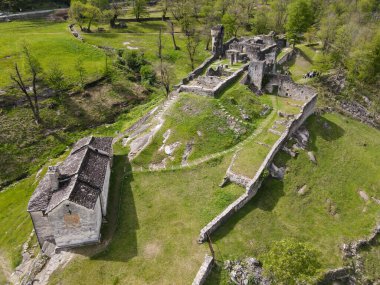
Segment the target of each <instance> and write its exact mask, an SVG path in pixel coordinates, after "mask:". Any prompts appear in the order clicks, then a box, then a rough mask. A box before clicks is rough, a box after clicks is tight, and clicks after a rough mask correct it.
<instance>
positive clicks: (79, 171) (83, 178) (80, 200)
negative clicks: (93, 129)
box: [28, 137, 112, 212]
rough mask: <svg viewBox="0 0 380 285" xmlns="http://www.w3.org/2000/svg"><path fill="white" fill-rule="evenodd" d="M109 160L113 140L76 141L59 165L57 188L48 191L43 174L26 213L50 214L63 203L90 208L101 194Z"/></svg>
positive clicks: (48, 187) (106, 138) (49, 188)
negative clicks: (39, 212) (67, 201)
mask: <svg viewBox="0 0 380 285" xmlns="http://www.w3.org/2000/svg"><path fill="white" fill-rule="evenodd" d="M111 157H112V138H110V137H105V138H94V137H86V138H83V139H81V140H79V141H78V142H77V143H76V144H75V145H74V147H73V150H72V151H71V153H70V155H69V156H68V157H67V158H66V160H65V161H63V162H62V163H61V164H60V165H58V171H59V178H58V181H59V184H58V185H59V186H58V189H57V190H55V191H53V190H52V189H51V187H50V183H49V179H48V177H47V175H45V176H44V178H43V179H42V180H41V181H40V183H39V184H38V187H37V188H36V190H35V191H34V193H33V195H32V197H31V199H30V201H29V204H28V211H29V212H34V211H44V212H50V211H51V210H53V209H54V208H55V207H57V206H58V205H59V204H60V203H61V202H63V201H65V200H69V201H72V202H74V203H76V204H78V205H81V206H84V207H86V208H88V209H93V208H94V207H95V203H96V201H97V199H98V196H99V194H100V193H101V191H102V187H103V185H104V180H105V178H106V171H107V166H108V163H109V161H110V159H111Z"/></svg>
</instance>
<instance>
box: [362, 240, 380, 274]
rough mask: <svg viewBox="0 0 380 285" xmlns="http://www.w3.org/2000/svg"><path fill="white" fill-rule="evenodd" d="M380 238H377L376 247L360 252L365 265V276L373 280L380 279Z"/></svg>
mask: <svg viewBox="0 0 380 285" xmlns="http://www.w3.org/2000/svg"><path fill="white" fill-rule="evenodd" d="M379 242H380V238H379V237H378V238H377V244H376V246H372V247H368V248H365V249H363V250H362V251H360V255H361V257H362V258H363V263H364V269H365V270H364V276H366V277H367V278H369V279H371V280H379V279H380V272H379V268H380V244H379Z"/></svg>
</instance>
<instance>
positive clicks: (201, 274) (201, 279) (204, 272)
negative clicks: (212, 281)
mask: <svg viewBox="0 0 380 285" xmlns="http://www.w3.org/2000/svg"><path fill="white" fill-rule="evenodd" d="M213 264H214V258H213V257H212V256H209V255H206V256H205V260H204V261H203V263H202V265H201V267H200V268H199V271H198V273H197V275H196V276H195V278H194V281H193V283H192V285H202V284H204V283H205V282H206V279H207V277H208V275H209V274H210V272H211V269H212V265H213Z"/></svg>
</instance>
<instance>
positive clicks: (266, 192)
mask: <svg viewBox="0 0 380 285" xmlns="http://www.w3.org/2000/svg"><path fill="white" fill-rule="evenodd" d="M326 126H327V127H326ZM307 127H308V129H309V130H310V131H311V143H310V145H309V148H310V149H311V150H312V151H314V153H315V155H316V157H317V160H318V165H313V164H312V163H311V162H310V161H309V159H308V157H307V154H306V152H301V153H300V154H299V156H298V157H297V158H296V159H290V157H289V156H287V155H286V154H284V153H279V155H277V157H276V163H278V164H279V165H281V164H286V167H287V174H286V175H285V178H284V180H283V181H278V180H274V179H267V180H266V181H265V182H264V184H263V186H262V187H261V189H260V190H259V193H258V194H257V196H256V197H255V198H254V199H252V201H251V202H250V203H249V204H247V205H246V206H245V207H244V208H243V209H242V210H240V211H239V212H238V213H237V214H236V215H234V216H233V217H232V218H231V219H230V220H229V221H228V222H227V223H226V224H225V225H223V226H222V227H221V228H219V230H218V231H217V232H216V233H215V234H214V235H213V236H212V240H213V242H214V243H215V244H216V245H215V248H216V249H217V256H218V259H219V260H220V261H223V260H226V259H234V258H242V257H245V256H255V257H258V258H260V256H261V254H262V253H264V252H265V251H266V250H267V249H268V247H269V246H270V245H271V244H272V242H274V241H278V240H282V239H286V238H294V239H296V240H299V241H302V242H310V243H311V244H313V246H314V247H315V248H316V249H317V250H318V251H319V255H320V261H321V262H322V267H323V269H327V268H335V267H339V266H341V265H342V259H341V251H340V246H341V244H342V243H343V242H348V241H353V240H357V239H358V238H360V237H364V236H367V235H369V234H370V232H371V231H372V229H373V227H374V226H375V224H376V219H377V218H378V216H379V214H380V212H379V206H378V205H377V204H376V203H375V202H374V201H372V200H369V201H367V202H365V201H364V200H363V199H362V198H361V197H360V196H359V194H358V191H359V190H364V191H365V192H366V193H367V194H368V196H369V197H371V196H373V197H377V198H379V197H380V172H379V171H378V161H379V159H380V153H379V151H378V149H379V148H380V132H379V131H377V130H375V129H373V128H371V127H368V126H367V125H364V124H361V123H359V122H357V121H354V120H351V119H348V118H345V117H343V116H341V115H337V114H327V115H324V116H323V117H318V116H313V117H311V118H310V119H309V120H308V121H307ZM305 184H306V185H307V192H306V194H304V195H299V194H298V193H297V191H298V190H299V189H300V188H301V187H302V186H303V185H305ZM328 199H329V200H328ZM328 201H330V202H331V203H332V204H331V203H329V202H328ZM331 205H333V206H334V208H335V212H336V213H332V212H331ZM376 255H377V253H376V251H375V252H374V253H371V257H368V259H370V258H374V257H376ZM371 263H372V262H371ZM374 264H375V265H376V264H378V261H377V263H374ZM264 266H265V264H264ZM370 270H371V269H370ZM372 272H373V268H372ZM226 282H227V276H226V274H225V272H221V271H220V269H219V270H218V269H216V270H215V271H214V273H213V275H212V277H211V278H210V280H209V283H208V284H226Z"/></svg>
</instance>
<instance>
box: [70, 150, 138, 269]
mask: <svg viewBox="0 0 380 285" xmlns="http://www.w3.org/2000/svg"><path fill="white" fill-rule="evenodd" d="M131 170H132V167H131V164H130V162H129V159H128V156H127V155H115V156H114V157H113V167H112V173H111V180H110V193H109V198H108V207H107V216H106V219H107V222H106V224H104V225H103V226H102V229H101V236H102V240H101V243H100V244H96V245H91V246H86V247H82V248H79V249H76V250H75V251H74V252H75V253H78V254H81V255H85V256H89V257H90V258H91V259H93V260H109V261H121V262H126V261H128V260H130V259H131V258H133V257H135V256H137V236H136V231H137V230H138V228H139V223H138V219H137V212H136V207H135V204H134V198H133V192H132V188H131V184H130V182H131V181H133V175H132V174H131V173H132V172H131Z"/></svg>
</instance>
